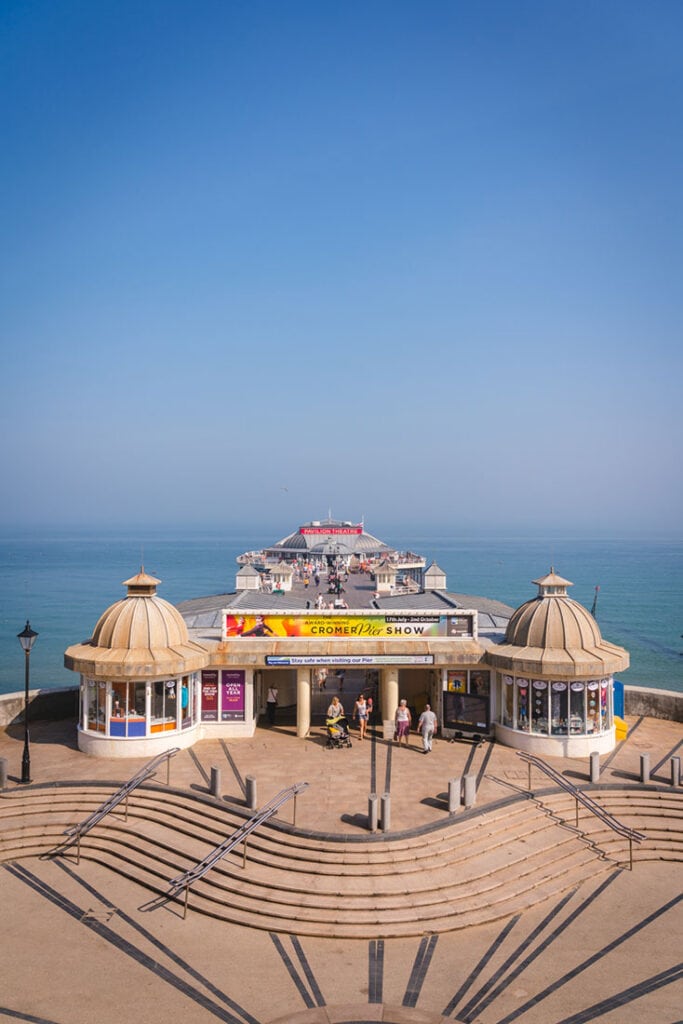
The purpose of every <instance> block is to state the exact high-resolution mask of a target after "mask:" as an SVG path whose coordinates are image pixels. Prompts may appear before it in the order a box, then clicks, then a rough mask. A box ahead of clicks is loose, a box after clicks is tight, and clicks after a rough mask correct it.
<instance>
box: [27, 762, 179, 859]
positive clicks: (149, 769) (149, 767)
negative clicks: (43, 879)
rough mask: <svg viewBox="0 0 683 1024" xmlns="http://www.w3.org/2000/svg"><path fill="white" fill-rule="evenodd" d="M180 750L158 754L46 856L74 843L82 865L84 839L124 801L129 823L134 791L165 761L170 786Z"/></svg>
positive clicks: (66, 831)
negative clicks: (130, 805)
mask: <svg viewBox="0 0 683 1024" xmlns="http://www.w3.org/2000/svg"><path fill="white" fill-rule="evenodd" d="M179 750H180V747H172V748H171V750H165V751H164V752H163V753H162V754H157V756H156V757H154V758H152V760H151V761H148V763H147V764H146V765H144V766H143V767H142V768H141V769H140V771H139V772H137V773H136V774H135V775H134V776H133V777H132V778H131V779H129V780H128V782H124V783H123V785H122V786H120V787H119V789H117V790H116V792H115V793H112V795H111V796H110V797H108V798H107V799H106V800H105V801H104V803H103V804H101V805H100V806H99V807H98V808H97V810H96V811H93V813H92V814H91V815H89V816H88V817H87V818H85V820H84V821H81V822H80V823H79V824H78V825H74V826H73V827H72V828H67V829H65V830H64V835H65V836H68V839H65V840H64V841H63V842H61V843H59V845H58V846H55V848H54V849H53V850H50V852H49V853H47V854H45V856H46V857H56V856H59V855H61V854H62V853H65V852H66V850H68V849H69V848H70V847H71V846H73V845H74V843H76V845H77V854H76V863H77V864H80V862H81V839H82V837H83V836H84V835H86V834H87V833H88V832H89V831H90V829H92V828H94V827H95V825H97V824H99V822H100V821H102V819H103V818H106V816H107V815H108V814H109V813H110V812H111V811H113V810H114V808H115V807H118V805H119V804H120V803H122V802H123V801H124V800H125V802H126V805H125V818H124V820H125V821H128V797H129V796H130V794H131V793H132V792H133V790H135V789H137V788H138V786H141V785H142V783H143V782H146V781H147V780H148V779H151V778H152V777H153V776H154V775H156V773H157V770H158V769H159V768H160V767H161V765H162V764H163V763H164V761H165V762H166V785H167V786H168V784H169V782H170V772H171V758H172V757H175V755H176V754H177V753H178V752H179Z"/></svg>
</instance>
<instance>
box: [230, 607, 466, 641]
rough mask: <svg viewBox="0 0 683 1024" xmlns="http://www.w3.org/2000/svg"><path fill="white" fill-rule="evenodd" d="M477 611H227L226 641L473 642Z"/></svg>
mask: <svg viewBox="0 0 683 1024" xmlns="http://www.w3.org/2000/svg"><path fill="white" fill-rule="evenodd" d="M474 630H475V612H461V613H460V612H459V613H458V614H457V615H451V614H445V615H439V614H434V615H424V614H420V613H418V612H415V613H411V612H408V613H405V614H402V615H389V614H386V613H384V612H382V613H379V614H364V615H356V614H353V613H349V614H340V613H338V612H330V613H328V614H325V613H324V612H318V613H311V612H301V613H297V612H290V613H289V614H288V615H268V614H266V615H235V614H233V613H232V612H228V611H224V612H223V635H222V639H223V640H231V639H233V638H240V637H265V638H267V637H289V638H291V639H297V638H299V639H305V640H315V639H322V640H335V639H339V640H372V639H378V640H406V639H408V640H426V639H430V638H432V637H442V638H443V637H450V638H452V639H463V638H465V639H471V638H472V637H473V636H474Z"/></svg>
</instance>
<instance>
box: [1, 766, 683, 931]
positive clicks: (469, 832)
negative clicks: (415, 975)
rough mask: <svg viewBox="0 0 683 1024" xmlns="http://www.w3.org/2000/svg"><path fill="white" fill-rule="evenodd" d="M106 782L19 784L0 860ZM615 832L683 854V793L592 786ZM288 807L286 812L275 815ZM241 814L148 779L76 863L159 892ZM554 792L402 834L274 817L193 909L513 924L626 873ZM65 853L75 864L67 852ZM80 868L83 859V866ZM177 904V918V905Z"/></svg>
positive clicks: (266, 923)
mask: <svg viewBox="0 0 683 1024" xmlns="http://www.w3.org/2000/svg"><path fill="white" fill-rule="evenodd" d="M114 788H115V787H114V786H113V785H111V786H106V785H103V784H91V785H84V784H82V783H74V784H63V785H53V786H49V787H47V786H26V787H22V788H21V789H13V790H10V791H7V792H5V793H2V794H1V795H0V861H4V862H8V861H22V860H24V859H25V858H30V857H32V858H37V857H42V856H45V855H46V854H48V853H49V851H51V850H52V849H53V848H54V847H55V846H57V845H58V844H59V843H60V842H61V841H62V839H63V832H64V829H66V828H68V827H70V826H72V825H74V824H75V823H77V822H78V821H81V820H83V819H84V818H85V817H87V816H88V815H89V814H90V813H91V812H92V811H93V810H95V809H96V808H97V807H98V806H99V805H100V804H101V803H102V802H103V800H104V799H105V798H106V797H107V796H108V795H109V794H110V793H111V792H112V790H113V789H114ZM591 795H592V796H593V797H594V798H595V799H597V800H598V801H599V802H600V804H601V805H602V806H603V807H604V808H605V809H606V810H608V811H609V812H610V813H612V814H613V815H614V816H615V817H617V818H618V819H619V820H620V821H621V822H623V823H624V824H627V825H630V826H631V827H634V828H638V829H639V830H640V831H642V832H645V833H646V835H647V839H646V841H645V842H643V843H642V844H640V845H636V844H634V848H633V859H634V862H635V868H634V870H635V871H637V864H638V861H641V860H653V859H658V860H678V861H681V860H683V825H682V821H683V818H682V815H681V811H682V810H683V792H681V791H676V790H672V789H665V788H664V787H656V786H650V787H646V786H638V785H633V786H618V787H614V788H611V787H608V786H604V787H602V786H601V787H597V788H591ZM285 813H287V812H286V811H285ZM246 816H247V814H246V812H245V811H244V809H242V808H239V807H236V806H234V805H230V804H228V803H226V802H225V801H223V800H218V799H213V798H211V797H207V796H204V795H200V794H194V793H191V792H188V791H184V790H178V789H172V788H167V787H165V786H161V785H156V784H147V785H145V786H143V787H141V788H140V789H138V790H136V792H135V793H134V794H133V795H132V796H131V797H130V800H129V804H128V812H127V820H125V815H124V807H123V805H120V806H119V808H117V810H116V812H114V813H113V814H110V815H109V816H108V817H107V818H106V819H105V820H104V821H103V822H102V823H101V824H99V825H98V826H96V827H95V829H93V830H92V832H90V833H89V834H88V835H87V836H86V837H85V838H84V839H83V840H82V842H81V850H80V856H81V865H82V866H81V867H80V868H76V869H75V870H77V871H78V870H84V871H91V870H95V869H96V868H105V869H107V870H109V871H113V872H116V873H117V874H118V875H120V876H123V877H125V878H127V879H128V880H130V881H131V882H133V883H135V884H136V885H138V886H140V887H141V890H142V891H143V899H142V900H141V902H147V901H149V900H154V899H155V897H161V896H163V894H165V893H166V892H167V890H168V887H169V881H170V879H172V878H174V877H175V876H177V875H179V874H181V873H182V872H183V871H185V870H186V869H188V868H190V867H192V866H193V865H194V864H195V863H197V862H198V861H199V860H201V859H202V858H203V857H205V856H206V854H207V853H208V852H210V851H211V850H212V849H213V848H214V847H215V846H217V845H218V844H219V843H221V842H222V841H223V839H224V838H225V837H226V836H227V835H229V834H231V833H232V832H233V831H234V830H235V829H236V828H237V827H238V826H239V825H240V824H242V823H243V822H244V820H245V817H246ZM574 821H575V805H574V800H573V799H572V798H571V797H570V796H568V795H567V794H565V793H563V792H560V791H557V790H544V791H537V792H536V793H535V794H534V795H533V796H531V795H530V794H526V793H517V794H515V795H514V796H510V797H508V798H506V799H504V800H501V801H499V802H498V803H496V804H493V805H489V806H488V807H485V808H482V809H478V810H475V811H470V812H465V813H461V814H459V815H458V816H456V817H454V818H446V817H444V821H443V824H441V823H440V824H439V825H438V826H437V827H434V826H429V827H423V828H421V829H418V830H415V831H414V832H412V833H407V832H406V833H398V834H395V835H391V834H388V835H377V836H370V835H369V834H368V835H366V836H362V835H359V836H357V837H356V836H353V837H349V836H329V835H314V834H311V833H304V832H301V831H297V830H296V829H294V828H293V827H292V826H290V825H287V824H286V823H285V822H283V821H279V820H277V819H275V820H274V821H272V822H270V823H269V824H267V825H265V826H263V827H262V828H261V829H260V830H259V831H257V832H255V833H253V834H252V835H251V836H250V837H249V840H248V846H247V851H246V854H247V860H246V865H245V864H244V852H243V848H242V847H239V848H237V849H236V850H235V851H233V852H232V853H231V854H229V855H228V856H227V857H226V858H224V860H223V861H221V862H220V863H219V864H218V865H217V866H216V867H214V868H213V869H212V870H211V871H210V872H209V873H208V874H207V875H206V876H205V877H204V878H203V879H201V880H200V881H199V882H197V883H195V885H194V886H193V888H192V890H191V892H190V895H189V907H190V908H191V911H193V912H199V913H204V914H208V915H211V916H212V917H214V918H218V919H221V920H225V921H229V922H232V923H234V924H240V925H244V926H247V927H250V928H258V929H263V930H267V931H270V932H280V933H288V934H296V935H299V936H320V937H332V936H333V937H338V938H362V939H367V938H372V939H377V938H391V937H400V936H415V935H422V934H425V933H440V932H448V931H453V930H456V929H460V928H465V927H468V926H470V925H476V924H484V923H489V922H492V921H496V920H501V919H505V918H509V917H510V916H511V915H513V914H517V913H520V912H522V911H524V910H526V909H528V908H530V907H533V906H536V905H537V904H540V903H542V902H544V901H545V900H548V899H550V898H553V897H556V896H559V895H560V894H562V893H564V892H567V891H568V890H570V889H573V888H575V887H576V886H578V885H580V884H581V883H582V882H583V881H584V880H586V879H587V878H590V879H591V880H594V879H595V878H596V877H597V876H599V875H600V874H601V873H604V872H608V871H613V870H614V869H615V867H617V866H618V867H628V863H629V850H628V842H627V841H626V840H624V839H622V838H620V837H619V836H618V835H616V834H615V833H613V832H612V831H611V830H609V829H608V828H607V827H606V826H604V825H603V824H602V822H600V821H599V820H598V819H597V818H595V817H594V816H593V815H589V813H588V812H587V811H585V810H583V809H582V808H581V809H580V817H579V828H578V830H577V829H576V827H575V825H574ZM63 856H64V859H65V860H68V862H69V863H71V864H72V865H74V864H75V861H76V847H75V846H74V847H72V848H71V849H70V850H69V851H68V852H67V853H66V854H65V855H63ZM84 862H85V863H84ZM181 902H182V897H180V898H179V902H178V903H177V904H176V905H177V907H178V912H181V907H180V903H181Z"/></svg>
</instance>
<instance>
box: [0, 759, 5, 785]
mask: <svg viewBox="0 0 683 1024" xmlns="http://www.w3.org/2000/svg"><path fill="white" fill-rule="evenodd" d="M6 788H7V758H6V757H0V789H6Z"/></svg>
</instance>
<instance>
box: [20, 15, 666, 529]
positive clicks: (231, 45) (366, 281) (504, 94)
mask: <svg viewBox="0 0 683 1024" xmlns="http://www.w3.org/2000/svg"><path fill="white" fill-rule="evenodd" d="M682 30H683V4H682V3H680V2H678V0H670V2H669V0H666V2H662V0H648V2H647V3H646V2H643V0H639V2H637V3H634V2H630V0H566V2H565V0H555V2H547V0H538V2H533V0H515V2H510V0H501V2H493V0H488V2H487V0H462V2H458V0H452V2H448V3H445V2H429V0H427V2H424V3H418V2H410V3H407V2H401V0H398V2H396V0H392V2H373V0H368V2H364V3H361V2H343V3H342V2H335V3H331V2H325V0H316V2H296V0H295V2H286V0H279V2H275V0H274V2H258V0H249V2H229V0H221V2H218V0H216V2H214V0H196V2H191V0H183V2H180V0H158V2H156V0H135V2H132V0H97V2H92V0H82V2H77V0H60V2H58V3H55V2H53V0H4V2H3V3H2V6H0V103H1V104H2V157H1V170H0V174H1V181H0V186H1V187H0V206H1V215H2V239H3V244H2V247H1V248H0V301H1V304H2V316H1V318H0V330H1V332H2V375H1V382H0V431H1V436H2V444H1V449H0V479H1V480H2V492H3V500H2V502H1V503H0V525H6V526H12V525H14V524H19V523H23V524H31V523H36V524H40V523H47V522H50V523H54V524H57V525H60V524H64V525H67V524H77V523H89V524H91V525H93V526H98V525H100V524H101V525H119V526H125V525H127V524H131V523H135V524H147V523H149V524H159V525H162V526H164V525H168V524H175V523H178V524H197V526H201V525H215V524H218V523H223V524H231V523H234V524H245V523H252V524H262V523H263V524H279V525H280V526H281V527H282V532H283V533H284V532H287V531H288V530H289V529H290V528H293V527H294V526H296V524H297V523H298V522H299V521H300V520H303V519H307V518H320V517H323V516H325V515H326V514H327V512H328V509H330V508H331V509H332V512H333V514H334V515H337V516H339V517H341V518H350V519H358V518H360V517H361V516H362V515H364V516H365V520H366V523H367V525H368V528H369V529H371V530H373V531H374V532H377V533H379V534H383V533H385V532H386V531H387V529H389V528H393V526H394V525H395V524H398V525H405V526H407V527H408V528H412V527H413V524H418V523H419V524H424V525H441V524H443V525H445V526H447V527H448V528H450V529H452V530H453V531H454V532H456V533H457V532H460V531H461V530H472V529H483V530H492V531H499V532H500V531H502V532H508V533H509V532H510V531H517V530H527V529H528V530H530V531H544V532H548V531H549V530H555V529H557V530H561V531H564V532H569V533H605V532H607V533H613V534H616V535H623V534H626V533H630V532H638V531H643V532H650V531H653V532H656V533H664V534H666V533H674V532H676V533H679V534H680V531H681V508H682V507H683V473H682V472H681V452H682V450H683V437H682V430H681V423H682V419H683V416H682V411H681V409H682V405H683V403H682V401H681V381H682V379H683V373H682V371H683V365H682V364H683V345H682V344H681V341H682V338H681V321H682V312H683V288H682V287H681V268H682V267H683V258H682V257H683V252H682V249H683V224H682V219H683V218H682V210H683V206H682V202H681V187H682V186H681V182H682V181H683V167H682V159H681V158H682V155H683V132H682V131H681V125H682V118H681V114H682V106H683V103H682V100H683V67H682V62H681V38H682Z"/></svg>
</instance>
